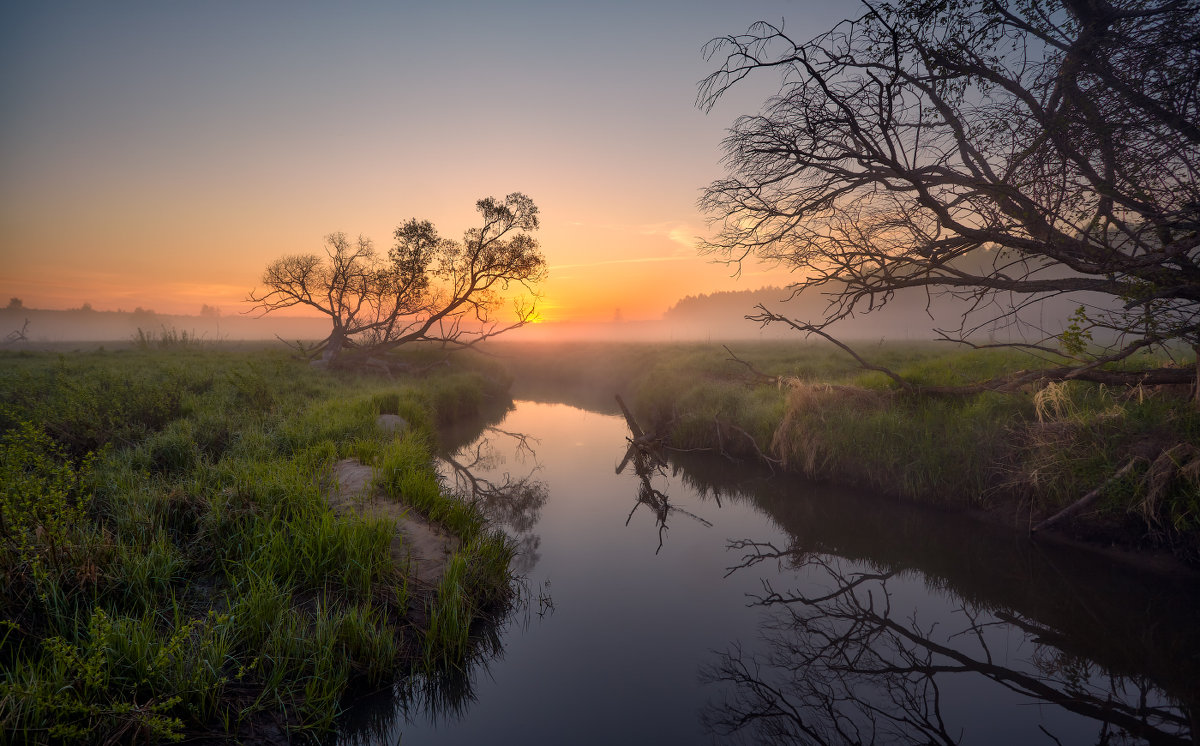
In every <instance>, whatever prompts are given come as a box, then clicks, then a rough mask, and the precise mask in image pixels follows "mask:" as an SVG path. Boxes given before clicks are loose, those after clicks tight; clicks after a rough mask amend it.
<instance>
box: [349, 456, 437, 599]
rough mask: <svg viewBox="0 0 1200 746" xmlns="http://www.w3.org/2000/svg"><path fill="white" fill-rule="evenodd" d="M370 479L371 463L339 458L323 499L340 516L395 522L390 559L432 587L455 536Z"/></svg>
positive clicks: (426, 585)
mask: <svg viewBox="0 0 1200 746" xmlns="http://www.w3.org/2000/svg"><path fill="white" fill-rule="evenodd" d="M373 479H374V469H372V468H371V467H370V466H367V465H366V464H364V463H362V462H360V461H358V460H357V459H352V458H347V459H342V460H341V461H338V462H337V463H335V464H334V465H333V484H332V485H330V488H329V489H328V490H327V491H326V495H325V499H326V500H328V501H329V505H330V507H332V508H333V510H334V512H336V513H337V514H339V515H345V514H347V513H354V514H356V515H360V516H364V517H380V518H387V519H388V520H391V521H394V522H395V524H396V535H395V536H394V537H393V538H392V562H394V563H395V564H396V566H397V567H408V571H409V573H410V574H411V575H412V577H413V578H414V579H415V580H416V581H417V583H418V584H420V585H422V586H425V587H427V588H433V587H434V586H436V585H437V584H438V581H440V580H441V579H442V574H443V573H444V572H445V569H446V562H447V561H448V560H449V559H450V555H452V554H453V553H454V552H455V551H456V550H457V549H458V548H459V544H460V542H459V540H458V538H457V537H455V536H452V535H451V534H449V533H448V532H446V531H445V530H443V529H441V528H439V527H438V526H435V525H433V524H432V523H430V522H429V521H427V520H425V519H424V518H422V517H421V516H419V515H417V514H416V513H414V512H412V509H411V508H409V507H408V506H407V505H402V504H400V503H398V502H396V501H395V500H393V499H391V498H389V497H388V496H387V495H386V494H384V492H383V491H382V490H380V489H376V488H374V487H373V486H372V481H373Z"/></svg>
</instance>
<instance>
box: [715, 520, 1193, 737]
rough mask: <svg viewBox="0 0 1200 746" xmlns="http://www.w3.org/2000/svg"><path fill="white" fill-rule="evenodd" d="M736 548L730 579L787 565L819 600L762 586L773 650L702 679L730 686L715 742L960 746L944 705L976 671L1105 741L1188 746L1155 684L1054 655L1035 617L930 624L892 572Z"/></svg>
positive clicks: (761, 547)
mask: <svg viewBox="0 0 1200 746" xmlns="http://www.w3.org/2000/svg"><path fill="white" fill-rule="evenodd" d="M731 547H732V548H737V549H743V550H745V551H746V552H747V554H746V555H745V556H744V558H743V562H742V564H741V565H739V566H738V568H733V570H737V569H739V568H744V567H748V566H751V565H754V564H757V563H759V562H763V561H767V560H776V561H781V562H786V563H788V564H793V565H795V566H796V568H797V569H799V570H801V571H803V572H805V574H806V575H808V576H811V578H812V581H813V583H814V587H817V588H820V590H819V591H816V592H813V593H799V592H794V591H792V592H779V591H777V590H775V589H774V588H773V587H772V586H771V585H770V583H769V582H767V581H764V583H763V593H762V594H761V595H758V596H755V597H754V598H753V602H752V603H753V604H754V605H758V606H763V607H769V608H771V609H772V610H773V613H772V614H771V615H770V617H769V620H768V621H767V623H766V625H765V630H764V632H765V635H764V637H765V640H766V643H767V648H766V651H765V652H762V653H747V652H746V651H745V650H743V649H742V648H741V647H739V646H735V647H733V648H732V649H730V650H729V651H726V652H724V653H721V654H720V655H719V658H718V660H717V662H716V663H715V664H714V665H712V666H710V667H708V668H707V669H706V670H705V672H704V678H705V679H706V680H707V681H710V682H724V683H726V684H729V685H731V688H730V689H729V690H728V694H727V696H726V698H725V700H724V701H722V702H720V703H714V704H711V705H710V706H709V707H708V708H707V709H706V711H705V713H704V720H705V724H706V726H707V727H708V728H709V729H710V730H711V731H712V732H713V733H715V734H719V735H723V736H733V737H734V738H735V739H742V740H745V741H746V742H753V743H780V744H782V743H801V744H845V743H849V744H873V743H889V744H890V743H911V744H918V743H919V744H930V743H936V744H956V743H959V741H960V740H961V739H963V738H964V737H965V733H964V732H963V731H962V730H961V728H960V727H959V726H957V725H950V724H948V723H947V721H946V719H945V718H944V717H943V704H944V702H945V699H946V697H947V694H948V693H951V692H954V691H955V687H956V686H957V685H961V684H962V683H963V682H964V679H963V678H961V677H956V676H955V675H956V674H971V675H974V676H978V677H984V678H985V679H987V680H989V681H990V682H991V683H993V684H995V685H999V686H1000V687H1003V689H1004V690H1006V691H1007V692H1010V693H1013V694H1016V695H1019V696H1021V697H1025V698H1028V699H1029V700H1031V701H1032V702H1034V703H1046V704H1052V705H1056V706H1058V707H1061V708H1063V709H1065V710H1068V711H1070V712H1072V713H1075V714H1077V715H1080V716H1083V717H1085V718H1090V719H1091V720H1092V721H1094V724H1095V727H1094V730H1093V731H1092V732H1093V733H1095V742H1096V743H1098V744H1108V743H1149V744H1159V743H1161V744H1184V743H1191V742H1192V741H1191V737H1192V732H1193V730H1192V725H1191V723H1190V721H1189V713H1188V712H1187V709H1186V708H1185V707H1181V706H1179V705H1177V704H1174V703H1172V702H1171V701H1170V699H1169V698H1168V697H1167V695H1165V694H1164V693H1163V692H1162V691H1161V690H1160V689H1159V688H1158V687H1157V686H1156V685H1155V684H1153V683H1152V682H1151V681H1149V680H1148V679H1146V678H1145V677H1126V676H1119V675H1115V674H1112V673H1109V672H1106V671H1104V670H1102V669H1101V668H1100V667H1099V666H1098V665H1097V664H1095V663H1093V662H1091V661H1089V660H1087V659H1085V658H1080V657H1077V656H1074V655H1071V654H1070V653H1068V652H1065V651H1063V650H1060V649H1058V648H1056V647H1054V646H1053V645H1052V644H1050V643H1049V640H1053V639H1054V638H1055V634H1054V632H1053V630H1049V629H1046V628H1043V627H1041V626H1040V625H1038V624H1036V623H1034V622H1032V621H1030V620H1028V619H1025V618H1022V617H1020V616H1018V615H1015V614H1010V613H1003V612H997V613H993V612H991V611H988V610H985V609H983V608H982V607H978V606H974V605H969V604H966V603H962V604H960V605H959V606H958V607H957V608H956V609H955V610H954V611H953V612H952V613H951V614H949V615H948V616H943V617H942V618H940V619H938V620H936V621H928V620H921V619H918V616H917V613H916V611H913V610H910V609H907V608H906V607H904V606H903V605H901V604H899V603H897V602H896V598H897V597H896V595H895V594H894V592H893V590H892V589H890V588H889V583H892V584H894V583H896V582H899V581H898V578H897V573H895V572H873V571H869V570H863V569H862V567H863V566H862V565H859V564H855V563H849V562H847V561H844V560H841V559H837V558H829V557H827V556H823V555H797V554H795V553H792V552H789V551H787V550H779V549H777V548H776V547H774V546H772V545H770V544H764V543H757V542H749V541H742V542H735V543H733V544H732V545H731ZM731 571H732V570H731ZM1014 634H1015V635H1017V636H1018V637H1019V638H1021V643H1022V645H1020V646H1018V647H1019V648H1023V647H1024V646H1025V645H1030V646H1031V647H1032V650H1033V653H1032V655H1030V656H1028V657H1027V658H1026V659H1021V658H1019V657H1017V655H1016V653H1017V652H1018V651H1015V650H1014V649H1013V647H1012V645H1011V641H1012V637H1011V635H1014ZM1038 727H1039V729H1040V730H1041V731H1042V734H1044V736H1045V738H1046V742H1047V743H1064V742H1067V741H1066V740H1061V741H1060V740H1059V736H1060V735H1062V734H1058V735H1056V734H1055V733H1054V729H1053V727H1048V726H1046V725H1039V726H1038ZM1056 727H1060V728H1061V727H1062V726H1061V724H1060V725H1058V726H1056ZM1077 738H1078V735H1077V734H1076V735H1074V736H1073V737H1072V740H1074V739H1077Z"/></svg>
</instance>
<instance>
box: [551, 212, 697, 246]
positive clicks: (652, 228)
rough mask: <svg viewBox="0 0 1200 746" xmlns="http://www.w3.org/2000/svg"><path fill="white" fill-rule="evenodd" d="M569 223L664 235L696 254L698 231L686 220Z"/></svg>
mask: <svg viewBox="0 0 1200 746" xmlns="http://www.w3.org/2000/svg"><path fill="white" fill-rule="evenodd" d="M567 225H570V226H573V227H577V228H588V229H591V230H605V231H619V232H621V233H634V234H637V235H639V236H662V237H664V238H666V239H667V240H668V241H671V242H673V243H676V244H679V246H680V247H681V248H682V249H686V250H687V251H688V253H691V254H695V252H696V241H697V234H698V233H699V231H697V230H696V229H695V228H694V227H693V226H691V225H689V224H688V223H684V222H662V223H642V224H638V225H629V224H621V223H600V224H595V223H583V222H580V221H578V220H571V221H567Z"/></svg>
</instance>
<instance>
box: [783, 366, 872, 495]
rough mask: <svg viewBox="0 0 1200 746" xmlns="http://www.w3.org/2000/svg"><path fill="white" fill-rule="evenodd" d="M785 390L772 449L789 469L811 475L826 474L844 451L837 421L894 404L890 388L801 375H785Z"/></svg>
mask: <svg viewBox="0 0 1200 746" xmlns="http://www.w3.org/2000/svg"><path fill="white" fill-rule="evenodd" d="M779 388H780V389H781V390H783V391H784V392H785V396H786V407H785V409H784V415H783V419H782V420H781V421H780V423H779V427H778V428H776V430H775V435H774V437H773V438H772V440H771V452H772V453H774V454H775V455H776V456H778V457H779V459H780V460H781V462H782V463H783V467H784V468H785V469H788V468H792V469H796V468H798V469H799V470H800V471H802V472H803V473H804V474H805V475H806V476H808V477H818V476H822V475H823V474H824V473H825V472H826V470H827V468H828V467H829V465H830V463H831V462H832V461H833V460H834V459H835V458H837V457H838V456H839V455H840V453H839V452H840V444H837V443H836V442H835V441H836V440H837V438H835V437H834V430H833V429H832V428H835V427H836V424H837V422H835V421H845V420H846V418H847V417H850V416H852V415H854V414H864V413H869V412H871V413H877V412H881V411H883V410H885V409H886V408H888V407H889V406H890V405H891V401H892V399H893V398H894V395H893V394H892V393H891V392H889V391H880V390H875V389H864V388H858V387H854V386H837V385H832V384H827V383H813V382H811V381H805V380H802V379H799V378H782V379H780V381H779Z"/></svg>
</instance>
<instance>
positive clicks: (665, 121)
mask: <svg viewBox="0 0 1200 746" xmlns="http://www.w3.org/2000/svg"><path fill="white" fill-rule="evenodd" d="M858 8H859V6H858V4H857V2H850V0H827V1H825V2H804V1H803V0H747V1H746V2H741V1H738V0H727V1H726V2H708V1H707V0H699V1H694V2H692V1H682V0H681V1H679V2H654V1H653V0H643V1H641V2H636V1H630V2H624V1H617V2H571V1H570V0H559V1H552V0H548V1H547V2H522V1H519V0H513V1H512V2H504V3H499V2H490V3H488V2H453V1H448V2H436V3H435V2H420V3H416V2H413V3H409V2H392V3H383V2H379V3H361V2H346V3H305V2H288V3H272V2H224V1H221V0H205V1H204V2H200V1H199V0H194V1H192V2H184V1H183V0H156V1H155V2H148V1H147V2H105V3H97V2H79V3H64V2H54V1H53V0H48V1H47V2H36V3H35V2H10V3H4V4H3V7H2V8H0V101H2V112H3V113H2V114H0V268H2V269H0V294H3V296H4V298H9V297H18V298H20V299H21V300H22V301H23V303H24V304H25V305H26V306H28V307H34V308H72V307H78V306H80V305H82V304H83V303H85V302H87V303H90V304H91V305H92V306H93V307H94V308H96V309H98V310H115V309H117V308H124V309H125V310H132V309H133V308H134V307H137V306H140V307H143V308H148V309H154V310H156V311H158V312H160V313H196V312H198V311H199V309H200V307H201V305H202V304H207V305H212V306H218V307H220V308H221V309H222V312H223V313H226V314H229V313H236V312H239V311H243V310H245V309H246V308H247V305H246V304H245V303H244V299H245V297H246V295H247V293H248V292H250V291H251V290H252V289H253V288H254V287H255V286H256V283H257V281H258V279H259V277H260V276H261V274H262V270H263V268H264V267H265V266H266V265H267V264H268V263H269V262H270V261H272V260H273V259H276V258H278V257H280V256H283V255H286V254H297V253H311V252H319V251H320V250H321V248H322V239H323V237H324V236H325V235H326V234H329V233H332V232H335V231H344V232H346V233H348V234H350V235H357V234H363V235H365V236H368V237H370V238H371V239H372V240H373V241H374V242H375V245H376V247H377V248H378V249H380V250H381V251H382V252H386V250H387V248H388V247H389V246H390V245H391V234H392V231H393V230H394V228H395V227H396V226H397V225H399V224H401V223H403V222H404V221H405V220H407V219H408V218H411V217H417V218H422V219H426V218H427V219H430V220H432V221H433V222H434V223H435V224H436V225H437V226H438V228H439V230H440V231H441V233H442V234H443V235H447V236H451V237H459V236H461V234H462V231H463V230H464V229H466V228H468V227H470V226H471V225H473V224H474V223H475V219H476V217H477V213H476V212H475V211H474V204H475V201H476V200H478V199H479V198H481V197H485V196H489V195H495V196H500V197H502V196H503V195H505V194H508V193H510V192H514V191H519V192H523V193H525V194H527V195H529V196H530V197H531V198H533V200H534V201H535V203H536V204H537V205H538V206H539V208H540V210H541V218H542V226H541V229H540V230H539V231H538V233H537V238H538V240H539V241H540V243H541V245H542V250H543V253H544V254H545V256H546V259H547V262H548V264H549V266H550V273H549V279H548V280H547V281H546V282H545V283H544V284H543V286H542V294H543V298H542V302H541V316H542V318H543V319H545V320H558V321H565V320H571V321H594V320H607V319H612V318H613V317H614V316H616V315H617V314H618V313H619V315H620V317H621V318H623V319H627V320H633V319H648V318H657V317H659V316H660V315H661V314H662V312H663V311H665V310H666V309H667V308H668V307H669V306H670V305H671V304H673V303H674V302H675V301H676V300H678V299H679V298H680V297H682V296H684V295H688V294H695V293H700V292H712V291H715V290H733V289H750V288H756V287H760V286H763V285H768V284H784V283H786V282H787V274H786V272H784V271H783V270H781V269H779V268H775V267H769V266H759V265H747V266H746V267H744V268H743V271H742V273H741V275H740V276H739V277H736V278H735V277H733V276H732V274H733V272H732V269H731V268H730V267H728V266H725V265H722V264H715V263H713V262H712V261H711V258H706V257H701V256H699V255H698V254H697V252H696V249H695V241H696V238H697V237H698V236H703V235H706V234H707V228H706V225H705V220H704V218H705V216H704V215H703V214H702V213H701V212H700V211H699V210H698V208H697V206H696V201H697V199H698V197H699V196H700V193H701V190H702V189H703V187H704V186H705V185H707V184H708V183H709V182H711V181H712V180H713V179H715V178H718V177H719V176H721V175H722V173H723V171H722V167H721V165H720V159H721V150H720V141H721V139H722V137H723V135H724V133H725V130H726V129H727V128H728V127H729V126H730V125H731V124H732V123H733V121H734V120H735V119H736V117H737V116H738V115H741V114H746V113H753V112H754V111H756V110H757V109H758V107H759V106H760V105H761V103H762V102H763V100H764V99H765V98H766V97H767V96H768V95H769V94H770V93H772V92H774V90H775V89H776V88H777V84H778V81H777V80H772V79H770V78H769V77H763V78H762V79H761V80H759V81H750V83H749V84H747V85H744V86H743V87H741V89H740V90H739V89H735V91H734V92H733V93H732V94H731V95H730V96H729V97H727V98H726V99H725V100H723V101H722V102H721V104H720V105H718V106H717V108H716V109H715V110H714V111H713V112H711V113H709V114H704V113H702V112H701V111H700V110H698V109H697V108H696V107H695V96H696V88H697V83H698V82H699V81H700V80H701V79H702V78H703V77H704V76H705V75H707V74H708V73H710V72H712V71H713V70H715V69H716V66H717V65H718V62H717V61H705V60H704V58H703V56H702V54H701V49H702V47H703V45H704V44H705V42H707V41H708V40H709V39H711V38H713V37H716V36H721V35H725V34H734V33H740V32H742V31H745V30H746V28H747V27H748V26H749V25H750V24H752V23H753V22H755V21H757V20H771V21H779V20H781V19H782V20H784V21H785V23H786V28H787V29H788V31H789V32H790V33H791V34H793V35H794V36H795V37H799V38H808V37H810V36H813V35H816V34H817V33H819V32H821V31H824V30H826V29H828V28H830V27H832V26H833V25H834V24H836V22H837V21H838V20H840V19H842V18H845V17H848V16H851V15H854V14H855V13H856V11H857V10H858Z"/></svg>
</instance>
